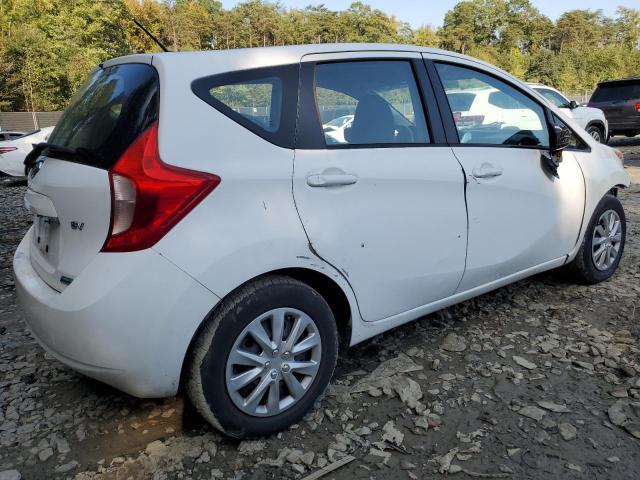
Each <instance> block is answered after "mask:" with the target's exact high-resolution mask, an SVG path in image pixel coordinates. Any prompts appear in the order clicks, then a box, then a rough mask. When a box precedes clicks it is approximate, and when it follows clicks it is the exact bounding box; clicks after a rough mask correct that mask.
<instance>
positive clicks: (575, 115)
mask: <svg viewBox="0 0 640 480" xmlns="http://www.w3.org/2000/svg"><path fill="white" fill-rule="evenodd" d="M529 86H530V87H531V88H533V89H534V90H535V91H536V92H538V93H539V94H540V95H542V96H543V97H544V98H546V99H547V100H548V101H549V102H551V103H553V104H554V105H555V106H556V107H558V108H561V109H562V111H563V112H564V113H565V115H567V116H569V117H570V118H572V119H573V120H574V121H575V122H576V123H577V124H578V125H580V126H581V127H582V128H584V129H585V130H586V131H587V133H588V134H589V135H591V136H592V137H593V138H595V139H596V141H598V142H600V143H606V142H607V139H608V138H609V125H608V123H607V119H606V118H605V116H604V112H603V111H602V110H600V109H599V108H593V107H587V106H584V105H578V103H577V102H576V101H575V100H569V99H568V98H567V97H565V96H564V95H563V94H562V93H561V92H560V91H559V90H556V89H555V88H553V87H549V86H547V85H541V84H539V83H530V84H529Z"/></svg>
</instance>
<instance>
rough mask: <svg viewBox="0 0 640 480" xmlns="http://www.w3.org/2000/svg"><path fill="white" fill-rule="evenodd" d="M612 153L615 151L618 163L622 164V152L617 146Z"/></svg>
mask: <svg viewBox="0 0 640 480" xmlns="http://www.w3.org/2000/svg"><path fill="white" fill-rule="evenodd" d="M613 153H615V154H616V157H618V160H620V165H622V166H624V153H622V152H621V151H620V150H618V149H617V148H614V149H613Z"/></svg>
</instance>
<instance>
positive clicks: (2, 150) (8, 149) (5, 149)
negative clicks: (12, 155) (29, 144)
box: [0, 147, 18, 155]
mask: <svg viewBox="0 0 640 480" xmlns="http://www.w3.org/2000/svg"><path fill="white" fill-rule="evenodd" d="M17 149H18V147H0V155H2V154H3V153H9V152H13V151H14V150H17Z"/></svg>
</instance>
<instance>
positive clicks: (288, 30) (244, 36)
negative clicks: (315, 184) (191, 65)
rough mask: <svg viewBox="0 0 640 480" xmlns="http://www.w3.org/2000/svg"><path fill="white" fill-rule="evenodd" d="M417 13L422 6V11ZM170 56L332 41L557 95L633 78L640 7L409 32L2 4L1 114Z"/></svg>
mask: <svg viewBox="0 0 640 480" xmlns="http://www.w3.org/2000/svg"><path fill="white" fill-rule="evenodd" d="M425 8H426V7H425ZM133 18H135V19H137V20H138V21H139V22H141V23H142V24H143V25H144V26H145V27H146V28H147V29H148V30H149V31H150V32H151V33H152V34H153V35H155V36H156V37H157V38H158V39H159V40H160V41H161V42H162V43H163V44H165V45H166V46H167V47H168V48H170V49H171V50H176V51H186V50H211V49H227V48H243V47H258V46H260V47H261V46H271V45H290V44H300V43H330V42H384V43H407V44H415V45H422V46H429V47H440V48H444V49H447V50H453V51H457V52H461V53H465V54H468V55H471V56H474V57H478V58H481V59H483V60H486V61H488V62H490V63H493V64H495V65H497V66H499V67H501V68H503V69H505V70H507V71H509V72H511V73H513V74H514V75H516V76H518V77H520V78H522V79H524V80H527V81H536V82H541V83H545V84H549V85H552V86H555V87H557V88H559V89H561V90H564V91H572V92H575V91H579V90H591V89H593V88H594V87H595V85H596V84H597V83H598V82H599V81H601V80H604V79H610V78H620V77H625V76H633V75H638V74H640V10H639V9H632V8H625V7H619V8H618V9H617V12H616V15H615V16H614V17H613V18H611V17H607V16H605V15H604V14H603V13H602V12H601V11H599V10H598V11H592V10H572V11H568V12H566V13H564V14H563V15H561V16H560V17H559V18H558V19H557V21H555V22H554V21H551V20H550V19H549V18H548V17H546V16H544V15H542V14H541V13H540V11H539V10H538V9H537V8H535V7H534V6H533V5H532V4H531V2H530V1H529V0H464V1H460V2H458V3H457V4H456V5H455V6H454V7H453V8H452V9H451V10H450V11H449V12H448V13H447V14H446V15H445V18H444V21H443V24H442V26H441V27H440V28H437V29H435V28H433V27H431V26H428V25H426V26H422V27H420V28H416V29H412V28H411V27H410V25H409V24H407V23H405V22H402V21H400V20H398V19H397V18H395V17H394V16H392V15H389V14H387V13H385V12H383V11H381V10H379V9H374V8H372V7H370V6H368V5H366V4H365V3H362V2H354V3H352V4H351V6H350V7H349V8H347V9H346V10H343V11H334V10H330V9H328V8H326V7H325V6H324V5H317V6H309V7H306V8H303V9H288V8H285V7H284V6H283V5H282V4H280V3H271V2H268V1H264V0H247V1H244V2H242V3H239V4H237V5H236V6H235V7H233V8H231V9H224V8H223V7H222V4H221V3H220V2H219V1H217V0H0V110H5V111H6V110H26V111H28V110H36V111H40V110H44V111H46V110H59V109H62V108H64V107H65V105H66V104H67V102H68V100H69V98H70V97H71V95H72V94H73V92H74V91H75V90H76V89H77V88H78V87H79V86H80V85H81V83H82V82H83V81H84V79H85V78H86V76H87V74H88V72H89V71H90V70H91V69H93V68H94V67H95V66H96V65H97V64H99V63H100V62H102V61H104V60H106V59H108V58H112V57H116V56H119V55H125V54H129V53H138V52H157V51H159V50H160V49H159V47H158V46H157V45H156V44H155V43H154V42H153V41H152V40H151V39H150V38H149V37H148V36H147V35H146V34H145V33H143V32H142V31H141V30H140V29H139V28H138V27H137V26H136V25H135V24H134V23H133V20H132V19H133Z"/></svg>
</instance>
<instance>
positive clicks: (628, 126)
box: [588, 78, 640, 137]
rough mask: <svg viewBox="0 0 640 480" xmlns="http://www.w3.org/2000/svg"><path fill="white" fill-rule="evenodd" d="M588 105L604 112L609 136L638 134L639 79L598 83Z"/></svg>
mask: <svg viewBox="0 0 640 480" xmlns="http://www.w3.org/2000/svg"><path fill="white" fill-rule="evenodd" d="M588 105H589V106H590V107H595V108H599V109H601V110H602V111H603V112H604V114H605V116H606V117H607V121H608V122H609V130H610V135H611V136H614V135H626V136H627V137H635V136H636V135H638V134H640V78H625V79H622V80H608V81H606V82H601V83H599V84H598V88H596V90H595V91H594V92H593V95H591V99H590V100H589V103H588Z"/></svg>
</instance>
